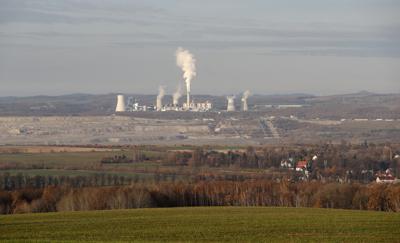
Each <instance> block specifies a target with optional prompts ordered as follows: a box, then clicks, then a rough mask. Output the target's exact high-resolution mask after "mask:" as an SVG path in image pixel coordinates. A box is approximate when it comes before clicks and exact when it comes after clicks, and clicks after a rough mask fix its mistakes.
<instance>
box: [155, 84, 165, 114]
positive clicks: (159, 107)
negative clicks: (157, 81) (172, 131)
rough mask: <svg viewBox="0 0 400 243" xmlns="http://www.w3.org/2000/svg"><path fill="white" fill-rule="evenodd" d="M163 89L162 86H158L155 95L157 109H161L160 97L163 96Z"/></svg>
mask: <svg viewBox="0 0 400 243" xmlns="http://www.w3.org/2000/svg"><path fill="white" fill-rule="evenodd" d="M164 95H165V90H164V87H163V86H160V87H158V95H157V105H156V106H157V110H158V111H160V110H161V109H162V99H163V98H164Z"/></svg>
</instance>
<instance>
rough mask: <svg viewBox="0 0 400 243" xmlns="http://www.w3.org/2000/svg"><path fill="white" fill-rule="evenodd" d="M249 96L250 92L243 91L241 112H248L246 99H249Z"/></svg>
mask: <svg viewBox="0 0 400 243" xmlns="http://www.w3.org/2000/svg"><path fill="white" fill-rule="evenodd" d="M249 96H250V91H249V90H246V91H244V93H243V97H242V104H243V106H242V110H243V111H248V110H249V106H248V105H247V99H248V98H249Z"/></svg>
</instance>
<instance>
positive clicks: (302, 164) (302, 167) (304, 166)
mask: <svg viewBox="0 0 400 243" xmlns="http://www.w3.org/2000/svg"><path fill="white" fill-rule="evenodd" d="M305 169H307V161H305V160H301V161H298V162H297V165H296V171H303V170H305Z"/></svg>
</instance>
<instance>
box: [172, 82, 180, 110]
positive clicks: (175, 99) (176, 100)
mask: <svg viewBox="0 0 400 243" xmlns="http://www.w3.org/2000/svg"><path fill="white" fill-rule="evenodd" d="M181 96H182V87H181V86H180V85H178V88H176V91H175V93H174V94H173V95H172V99H173V101H172V104H173V105H174V106H178V103H179V98H181Z"/></svg>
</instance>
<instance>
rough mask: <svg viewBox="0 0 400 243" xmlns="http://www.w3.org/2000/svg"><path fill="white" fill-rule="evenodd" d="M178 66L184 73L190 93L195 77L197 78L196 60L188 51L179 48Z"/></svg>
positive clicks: (177, 55) (177, 51)
mask: <svg viewBox="0 0 400 243" xmlns="http://www.w3.org/2000/svg"><path fill="white" fill-rule="evenodd" d="M175 55H176V65H178V67H180V68H181V69H182V71H183V78H184V79H185V83H186V90H187V92H190V86H191V83H192V80H193V78H194V77H196V59H194V57H193V55H192V53H190V52H189V51H188V50H185V49H183V48H182V47H179V48H178V50H176V53H175Z"/></svg>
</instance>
